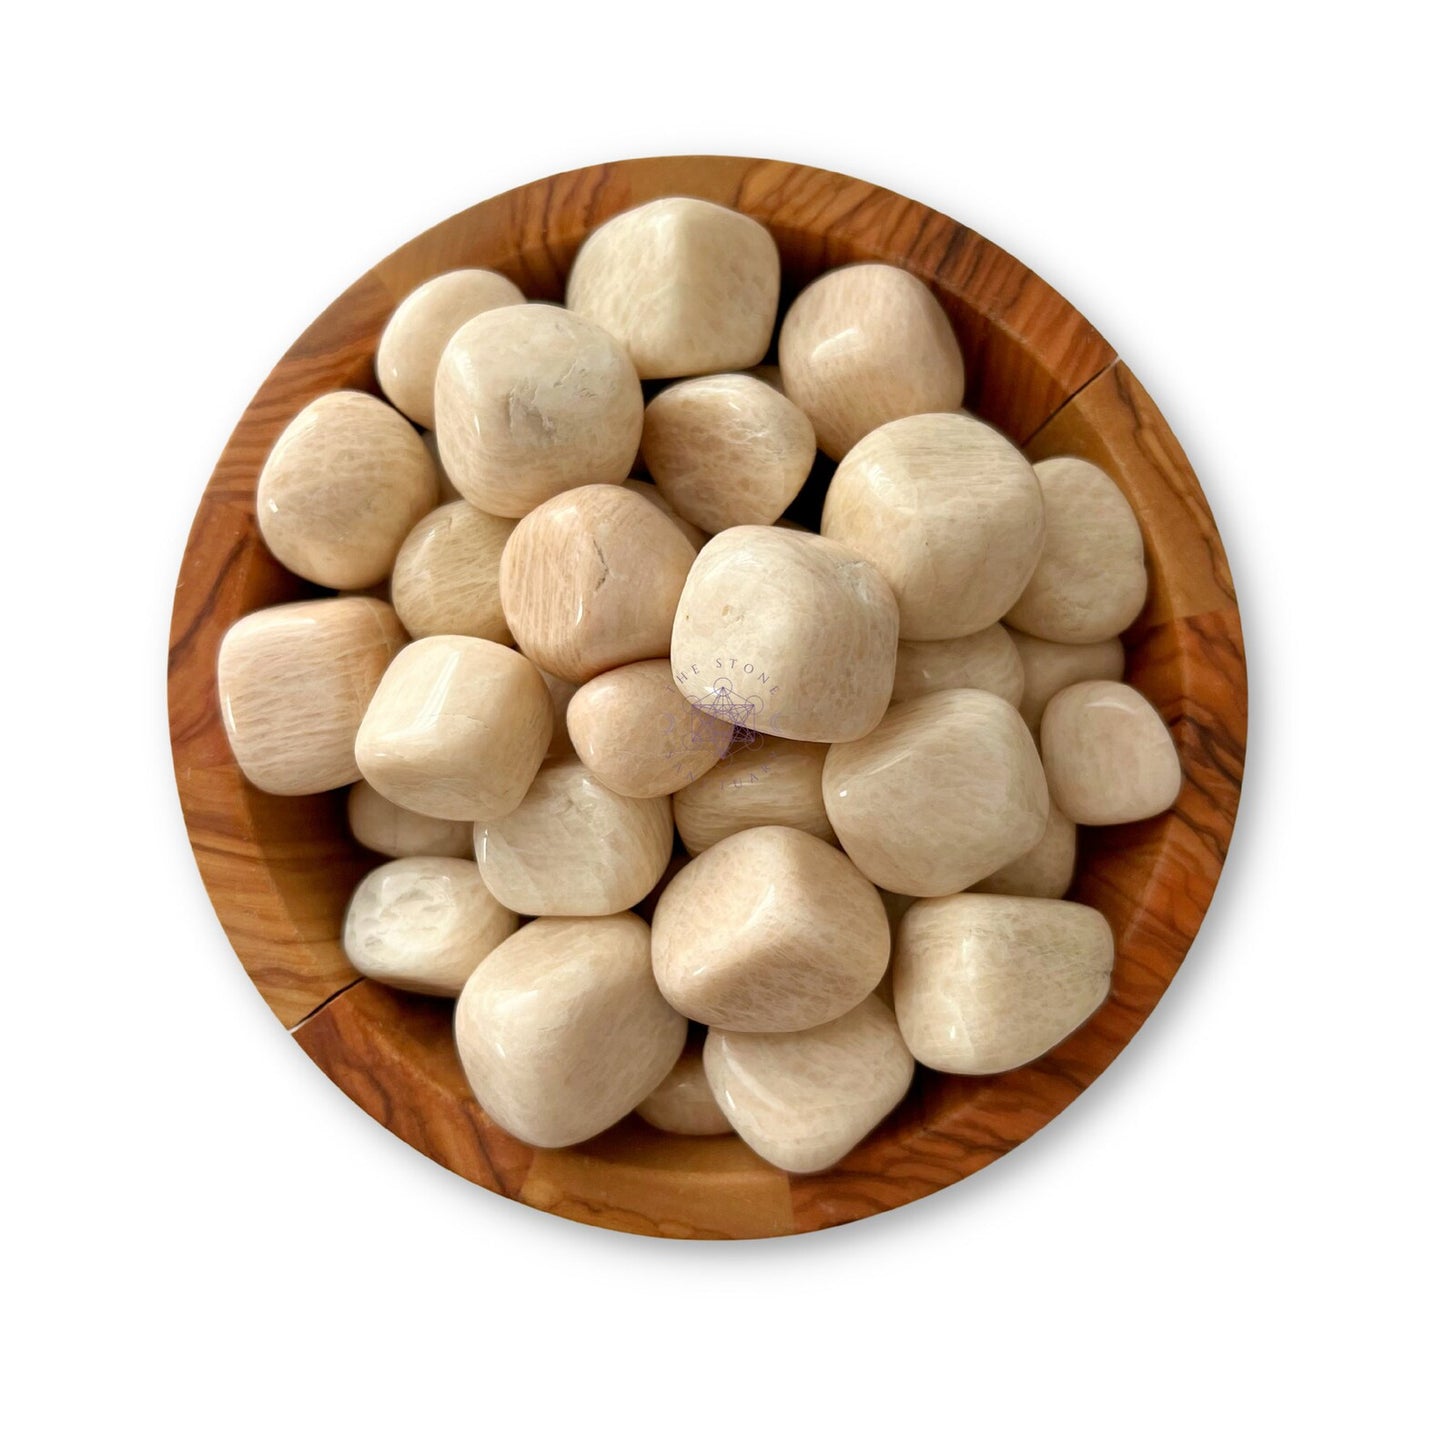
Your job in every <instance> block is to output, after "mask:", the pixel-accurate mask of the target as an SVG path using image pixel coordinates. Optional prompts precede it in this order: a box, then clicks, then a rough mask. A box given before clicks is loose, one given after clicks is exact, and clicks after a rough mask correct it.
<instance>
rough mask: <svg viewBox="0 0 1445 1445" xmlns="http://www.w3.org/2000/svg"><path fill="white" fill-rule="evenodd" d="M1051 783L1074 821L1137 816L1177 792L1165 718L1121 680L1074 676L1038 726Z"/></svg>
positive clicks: (1175, 760)
mask: <svg viewBox="0 0 1445 1445" xmlns="http://www.w3.org/2000/svg"><path fill="white" fill-rule="evenodd" d="M1039 740H1040V746H1041V748H1042V750H1043V755H1044V770H1045V771H1046V772H1047V774H1048V778H1049V791H1050V792H1051V793H1052V794H1053V798H1054V801H1055V802H1056V803H1057V804H1058V806H1059V809H1060V811H1061V812H1063V813H1064V814H1065V815H1066V816H1068V817H1070V818H1072V819H1073V820H1074V822H1076V823H1092V824H1108V823H1133V822H1137V821H1138V820H1139V819H1140V818H1152V817H1153V816H1154V815H1155V814H1156V813H1162V812H1164V810H1165V809H1166V808H1169V807H1170V806H1172V804H1173V802H1174V800H1175V798H1177V797H1178V796H1179V786H1180V781H1181V774H1180V768H1179V754H1178V753H1177V752H1176V751H1175V748H1174V740H1173V738H1171V737H1170V736H1169V729H1168V728H1167V727H1165V726H1164V719H1163V718H1161V717H1160V716H1159V714H1158V713H1157V712H1155V710H1154V706H1153V704H1152V703H1151V702H1150V701H1149V699H1148V698H1146V697H1145V696H1144V695H1143V694H1142V693H1140V692H1136V691H1135V690H1134V689H1133V688H1132V687H1129V686H1127V685H1126V684H1125V683H1122V682H1076V683H1074V684H1073V685H1072V686H1071V687H1066V688H1065V689H1064V690H1063V691H1062V692H1060V693H1057V694H1056V695H1055V696H1054V698H1053V700H1052V701H1051V702H1050V703H1049V705H1048V706H1047V707H1046V708H1045V709H1044V720H1043V725H1042V726H1041V728H1040V729H1039Z"/></svg>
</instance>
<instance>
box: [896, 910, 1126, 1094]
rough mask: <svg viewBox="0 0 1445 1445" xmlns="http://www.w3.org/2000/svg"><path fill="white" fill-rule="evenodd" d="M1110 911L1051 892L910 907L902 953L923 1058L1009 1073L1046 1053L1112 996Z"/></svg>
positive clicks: (912, 1034)
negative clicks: (1107, 915)
mask: <svg viewBox="0 0 1445 1445" xmlns="http://www.w3.org/2000/svg"><path fill="white" fill-rule="evenodd" d="M1113 966H1114V939H1113V935H1112V934H1111V933H1110V931H1109V924H1108V922H1107V920H1106V919H1105V918H1104V915H1103V914H1102V913H1097V912H1095V910H1094V909H1092V908H1086V907H1084V906H1083V904H1080V903H1064V902H1059V901H1056V900H1054V899H1048V898H992V897H988V896H986V895H982V894H977V893H961V894H958V895H956V896H954V897H952V898H926V899H920V900H919V902H917V903H915V904H914V905H913V907H912V908H910V909H909V910H908V913H907V915H906V916H905V917H904V919H903V924H902V927H901V928H900V929H899V933H898V947H897V949H896V950H895V953H894V960H893V997H894V1002H895V1006H896V1007H897V1010H898V1024H899V1027H900V1028H901V1029H902V1030H903V1037H904V1039H905V1040H906V1041H907V1044H908V1047H909V1049H910V1050H911V1051H912V1053H913V1057H914V1058H916V1059H917V1060H918V1062H919V1063H921V1064H925V1065H927V1066H928V1067H929V1068H931V1069H938V1070H940V1071H941V1072H943V1073H947V1074H999V1073H1002V1072H1003V1071H1004V1070H1005V1069H1016V1068H1018V1067H1020V1066H1021V1065H1023V1064H1027V1063H1029V1062H1030V1061H1031V1060H1033V1059H1036V1058H1038V1057H1039V1056H1040V1055H1041V1054H1046V1053H1047V1052H1048V1051H1049V1050H1050V1049H1051V1048H1053V1047H1054V1045H1055V1044H1057V1043H1059V1042H1060V1041H1061V1040H1063V1039H1065V1038H1067V1037H1068V1036H1069V1035H1070V1034H1071V1033H1073V1031H1074V1030H1075V1029H1076V1028H1078V1027H1079V1025H1080V1024H1082V1023H1083V1022H1084V1020H1085V1019H1087V1018H1088V1017H1089V1015H1090V1014H1092V1013H1093V1012H1094V1010H1095V1009H1097V1008H1098V1007H1099V1005H1100V1004H1101V1003H1103V1002H1104V1000H1105V999H1106V998H1107V997H1108V994H1109V979H1110V975H1111V972H1112V970H1113Z"/></svg>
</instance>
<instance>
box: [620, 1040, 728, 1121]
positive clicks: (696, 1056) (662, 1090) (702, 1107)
mask: <svg viewBox="0 0 1445 1445" xmlns="http://www.w3.org/2000/svg"><path fill="white" fill-rule="evenodd" d="M637 1112H638V1114H639V1115H640V1116H641V1117H642V1118H644V1119H646V1120H647V1122H648V1123H649V1124H651V1125H652V1127H653V1128H654V1129H662V1130H664V1131H666V1132H667V1133H669V1134H731V1133H732V1131H733V1126H732V1125H731V1124H729V1123H728V1116H727V1115H726V1114H724V1113H723V1111H722V1110H721V1109H720V1108H718V1104H717V1100H716V1099H714V1098H713V1096H712V1089H711V1087H710V1086H709V1085H708V1081H707V1074H706V1073H705V1072H704V1071H703V1066H702V1045H701V1044H700V1043H698V1044H691V1043H690V1044H688V1046H687V1047H686V1048H685V1049H684V1050H683V1051H682V1057H681V1058H680V1059H679V1060H678V1061H677V1063H675V1064H674V1065H673V1066H672V1072H671V1073H670V1074H669V1075H668V1076H667V1077H666V1078H665V1079H664V1080H663V1081H662V1082H661V1083H660V1084H659V1085H658V1086H657V1087H656V1088H655V1089H654V1090H653V1091H652V1092H651V1093H650V1094H649V1095H648V1096H647V1097H646V1098H645V1099H644V1100H643V1101H642V1102H641V1103H640V1104H639V1105H638V1106H637Z"/></svg>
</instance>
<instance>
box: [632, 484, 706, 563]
mask: <svg viewBox="0 0 1445 1445" xmlns="http://www.w3.org/2000/svg"><path fill="white" fill-rule="evenodd" d="M622 485H623V486H624V487H626V488H627V490H628V491H629V492H632V493H633V494H634V495H635V496H639V497H641V498H642V500H643V501H645V502H651V503H652V505H653V506H654V507H656V508H657V510H658V511H659V512H661V513H662V515H663V516H664V517H666V518H667V520H668V521H669V522H671V523H672V524H673V525H674V526H675V527H676V528H677V530H678V531H679V532H681V533H682V535H683V536H684V537H686V538H687V540H688V541H689V542H690V543H691V544H692V549H693V551H694V552H698V551H701V550H702V545H703V543H704V542H706V541H707V533H706V532H704V531H703V529H702V528H701V527H694V526H693V525H692V523H691V522H689V521H687V520H686V518H684V517H679V516H678V515H677V513H676V512H674V511H673V510H672V508H671V507H669V506H668V505H667V498H666V497H664V496H663V495H662V493H661V492H659V491H658V490H657V486H656V484H655V483H653V482H644V481H642V480H640V479H639V478H637V477H628V479H627V480H626V481H625V482H623V484H622Z"/></svg>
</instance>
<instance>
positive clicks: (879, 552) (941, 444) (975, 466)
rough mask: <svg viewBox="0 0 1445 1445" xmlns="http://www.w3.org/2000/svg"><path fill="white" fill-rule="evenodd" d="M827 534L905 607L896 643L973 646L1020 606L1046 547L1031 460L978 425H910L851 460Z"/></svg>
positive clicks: (876, 438)
mask: <svg viewBox="0 0 1445 1445" xmlns="http://www.w3.org/2000/svg"><path fill="white" fill-rule="evenodd" d="M821 530H822V533H823V535H824V536H825V537H831V538H832V539H833V540H834V541H835V542H841V543H843V544H844V545H845V546H847V547H851V548H852V549H853V550H854V551H855V552H856V553H858V555H859V556H861V557H866V558H867V559H868V560H869V561H870V562H872V563H873V565H874V566H875V567H877V568H878V570H879V571H880V572H881V573H882V574H883V576H884V577H886V578H887V579H888V583H889V585H890V586H891V587H892V588H893V591H894V592H895V593H896V594H897V597H898V635H899V636H900V637H906V638H908V639H909V640H910V641H922V642H931V641H937V640H940V639H943V638H949V637H966V636H968V635H969V634H970V633H973V632H980V631H982V630H983V629H984V628H985V627H988V626H989V625H990V624H991V623H994V622H997V621H998V620H999V618H1001V617H1002V616H1003V615H1004V613H1005V612H1007V611H1008V609H1009V608H1010V607H1011V606H1012V605H1013V604H1014V603H1015V602H1016V601H1017V600H1018V596H1019V593H1020V592H1022V591H1023V589H1024V585H1025V584H1026V583H1027V582H1028V580H1029V576H1030V574H1031V573H1032V572H1033V570H1034V565H1035V564H1036V563H1037V562H1038V560H1039V552H1040V549H1041V548H1042V547H1043V545H1044V503H1043V496H1042V494H1041V492H1040V491H1039V483H1038V480H1037V478H1036V477H1035V476H1034V469H1033V468H1032V467H1031V466H1030V465H1029V462H1028V458H1027V457H1025V456H1024V454H1023V453H1022V452H1021V451H1019V450H1018V449H1017V448H1016V447H1015V446H1014V445H1013V443H1012V442H1010V441H1009V440H1008V439H1007V438H1006V437H1004V436H1002V435H1001V434H1000V433H998V432H996V431H995V430H994V429H993V428H992V427H990V426H987V425H985V424H984V423H983V422H981V421H979V420H978V418H977V417H972V416H962V415H959V414H957V413H948V414H935V415H929V416H912V417H907V418H905V419H904V420H902V421H895V422H890V423H889V424H888V425H887V426H882V427H879V428H878V430H877V431H874V432H870V433H869V434H868V435H867V436H866V437H864V438H863V440H862V441H860V442H859V443H858V445H857V446H855V447H854V448H853V450H852V451H850V452H849V453H848V455H847V456H846V457H844V458H843V460H842V462H841V463H840V464H839V467H838V470H837V471H836V472H835V473H834V474H833V480H832V482H831V483H829V486H828V495H827V498H826V499H825V501H824V503H823V522H822V528H821Z"/></svg>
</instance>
